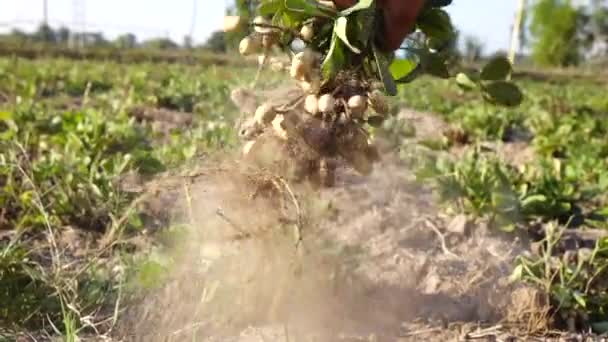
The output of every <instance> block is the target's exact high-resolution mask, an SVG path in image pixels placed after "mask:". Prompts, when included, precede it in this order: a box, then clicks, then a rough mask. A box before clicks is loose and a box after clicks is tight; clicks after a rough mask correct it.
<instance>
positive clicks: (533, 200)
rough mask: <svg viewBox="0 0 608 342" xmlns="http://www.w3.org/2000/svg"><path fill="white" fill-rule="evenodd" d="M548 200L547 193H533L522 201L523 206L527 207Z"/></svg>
mask: <svg viewBox="0 0 608 342" xmlns="http://www.w3.org/2000/svg"><path fill="white" fill-rule="evenodd" d="M545 202H547V196H545V195H532V196H528V197H526V198H525V199H524V200H523V201H521V205H522V207H524V208H526V207H529V206H531V205H534V204H539V203H545Z"/></svg>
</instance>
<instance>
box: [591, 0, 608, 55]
mask: <svg viewBox="0 0 608 342" xmlns="http://www.w3.org/2000/svg"><path fill="white" fill-rule="evenodd" d="M589 12H590V13H589V16H590V26H591V28H590V34H591V35H592V41H593V42H592V45H593V51H592V53H593V54H595V55H596V57H603V58H605V57H607V56H608V4H607V3H606V2H605V1H603V0H592V3H591V6H590V10H589Z"/></svg>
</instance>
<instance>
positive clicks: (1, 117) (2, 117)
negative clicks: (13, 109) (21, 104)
mask: <svg viewBox="0 0 608 342" xmlns="http://www.w3.org/2000/svg"><path fill="white" fill-rule="evenodd" d="M12 117H13V115H12V114H11V113H10V112H0V121H8V120H11V119H12Z"/></svg>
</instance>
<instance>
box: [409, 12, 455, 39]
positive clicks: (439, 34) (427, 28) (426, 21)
mask: <svg viewBox="0 0 608 342" xmlns="http://www.w3.org/2000/svg"><path fill="white" fill-rule="evenodd" d="M417 24H418V28H419V29H420V30H421V31H422V32H424V34H425V35H426V36H427V37H429V38H432V39H434V40H436V41H439V42H447V41H449V40H450V39H452V37H453V36H454V28H453V26H452V22H451V20H450V15H449V14H448V13H447V12H446V11H444V10H442V9H439V8H431V9H429V10H427V11H425V12H423V13H422V14H421V15H420V16H419V17H418V21H417Z"/></svg>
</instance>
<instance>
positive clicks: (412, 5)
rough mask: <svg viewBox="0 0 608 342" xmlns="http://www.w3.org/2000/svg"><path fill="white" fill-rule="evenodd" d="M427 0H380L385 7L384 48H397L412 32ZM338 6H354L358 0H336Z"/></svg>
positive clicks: (342, 7) (379, 2)
mask: <svg viewBox="0 0 608 342" xmlns="http://www.w3.org/2000/svg"><path fill="white" fill-rule="evenodd" d="M425 1H426V0H378V4H379V6H380V7H382V8H383V9H384V27H385V30H386V32H385V34H384V41H383V43H384V48H386V49H389V50H397V49H398V48H399V46H401V43H402V42H403V40H404V39H405V37H406V36H407V35H408V34H409V33H411V32H412V29H413V27H414V24H415V23H416V18H417V17H418V13H419V12H420V10H421V9H422V6H423V5H424V3H425ZM334 2H335V3H336V5H337V6H338V8H340V9H344V8H348V7H351V6H353V5H354V4H356V3H357V0H334Z"/></svg>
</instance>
